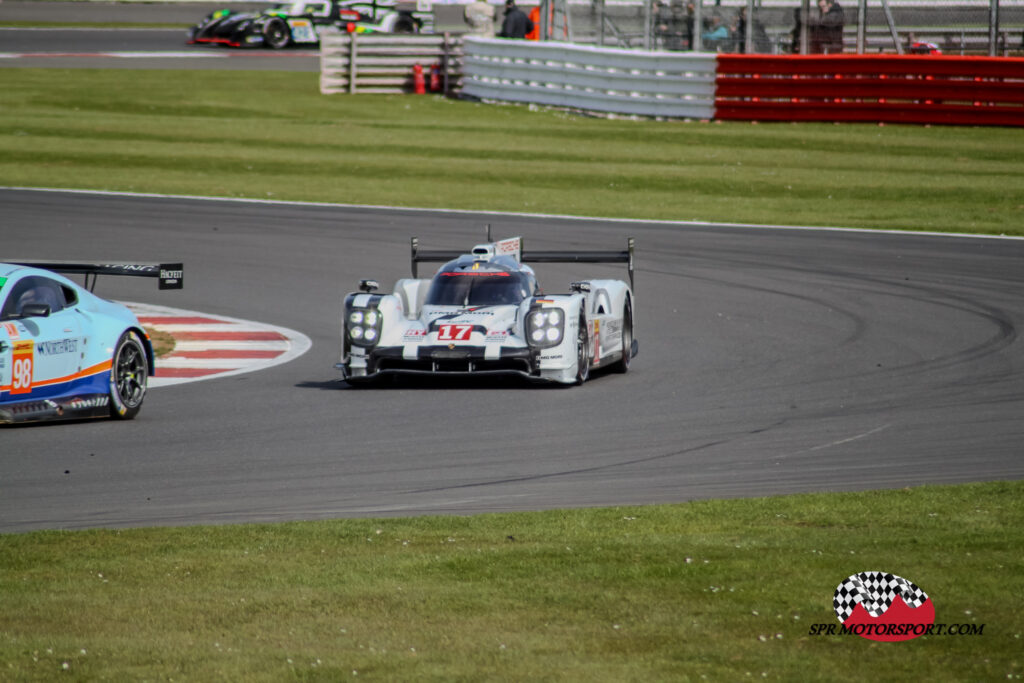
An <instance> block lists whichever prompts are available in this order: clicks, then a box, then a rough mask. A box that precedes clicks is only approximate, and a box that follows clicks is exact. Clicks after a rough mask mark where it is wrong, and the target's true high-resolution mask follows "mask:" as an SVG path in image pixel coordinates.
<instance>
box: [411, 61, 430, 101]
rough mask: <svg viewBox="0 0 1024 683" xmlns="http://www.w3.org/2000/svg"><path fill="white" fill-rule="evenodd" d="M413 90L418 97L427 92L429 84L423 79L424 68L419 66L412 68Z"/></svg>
mask: <svg viewBox="0 0 1024 683" xmlns="http://www.w3.org/2000/svg"><path fill="white" fill-rule="evenodd" d="M412 90H413V92H414V93H416V94H417V95H423V94H426V92H427V83H426V81H425V80H424V79H423V67H422V66H421V65H419V64H414V65H413V67H412Z"/></svg>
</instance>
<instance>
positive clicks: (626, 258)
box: [412, 233, 636, 289]
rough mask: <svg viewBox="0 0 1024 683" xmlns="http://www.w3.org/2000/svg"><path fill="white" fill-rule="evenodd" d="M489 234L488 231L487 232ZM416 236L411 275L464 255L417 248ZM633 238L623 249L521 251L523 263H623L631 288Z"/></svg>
mask: <svg viewBox="0 0 1024 683" xmlns="http://www.w3.org/2000/svg"><path fill="white" fill-rule="evenodd" d="M488 236H489V233H488ZM419 245H420V241H419V238H418V237H413V238H412V276H413V277H414V278H415V277H418V275H417V270H418V269H417V265H418V264H420V263H428V262H431V263H447V262H448V261H452V260H454V259H457V258H459V257H460V256H462V255H464V254H465V253H466V252H464V251H441V250H429V251H428V250H425V249H420V248H419ZM634 252H635V240H634V238H632V237H627V238H626V249H625V250H624V251H525V250H524V251H523V252H522V256H521V259H520V260H521V261H522V262H523V263H527V262H529V263H625V264H626V268H627V269H628V270H629V288H630V289H633V280H634V273H635V270H636V269H635V267H634Z"/></svg>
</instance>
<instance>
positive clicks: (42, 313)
mask: <svg viewBox="0 0 1024 683" xmlns="http://www.w3.org/2000/svg"><path fill="white" fill-rule="evenodd" d="M21 317H22V318H49V317H50V304H25V305H24V306H22V307H21Z"/></svg>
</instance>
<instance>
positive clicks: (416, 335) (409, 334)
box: [402, 329, 427, 342]
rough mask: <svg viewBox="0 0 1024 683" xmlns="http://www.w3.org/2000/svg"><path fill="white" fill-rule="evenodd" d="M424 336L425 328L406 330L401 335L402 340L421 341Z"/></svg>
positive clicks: (425, 333) (425, 334)
mask: <svg viewBox="0 0 1024 683" xmlns="http://www.w3.org/2000/svg"><path fill="white" fill-rule="evenodd" d="M426 336H427V331H426V330H416V329H412V330H406V331H405V333H404V334H403V335H402V341H407V342H421V341H423V340H424V339H425V338H426Z"/></svg>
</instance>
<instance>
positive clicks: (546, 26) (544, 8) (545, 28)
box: [540, 0, 552, 40]
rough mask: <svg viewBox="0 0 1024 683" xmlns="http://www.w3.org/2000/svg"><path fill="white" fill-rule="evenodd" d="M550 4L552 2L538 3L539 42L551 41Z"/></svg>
mask: <svg viewBox="0 0 1024 683" xmlns="http://www.w3.org/2000/svg"><path fill="white" fill-rule="evenodd" d="M551 2H552V0H541V2H540V39H541V40H551Z"/></svg>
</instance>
